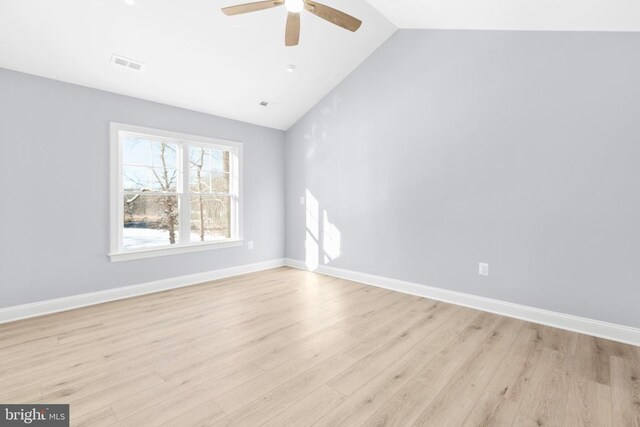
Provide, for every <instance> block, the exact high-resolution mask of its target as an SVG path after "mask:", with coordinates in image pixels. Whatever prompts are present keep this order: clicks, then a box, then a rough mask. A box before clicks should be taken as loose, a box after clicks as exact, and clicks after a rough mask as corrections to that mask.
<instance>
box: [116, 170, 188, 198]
mask: <svg viewBox="0 0 640 427" xmlns="http://www.w3.org/2000/svg"><path fill="white" fill-rule="evenodd" d="M123 175H124V179H123V187H124V191H160V192H172V193H175V192H176V189H177V185H178V171H177V170H175V169H168V168H152V167H147V166H126V165H125V166H123Z"/></svg>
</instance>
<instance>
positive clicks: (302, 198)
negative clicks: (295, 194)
mask: <svg viewBox="0 0 640 427" xmlns="http://www.w3.org/2000/svg"><path fill="white" fill-rule="evenodd" d="M300 204H301V205H302V206H304V196H300Z"/></svg>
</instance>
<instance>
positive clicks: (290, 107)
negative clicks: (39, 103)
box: [0, 0, 640, 129]
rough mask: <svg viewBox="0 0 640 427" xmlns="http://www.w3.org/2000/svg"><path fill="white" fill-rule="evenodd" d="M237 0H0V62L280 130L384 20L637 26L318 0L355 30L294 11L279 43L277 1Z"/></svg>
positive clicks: (616, 8)
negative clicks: (258, 4)
mask: <svg viewBox="0 0 640 427" xmlns="http://www.w3.org/2000/svg"><path fill="white" fill-rule="evenodd" d="M245 1H247V0H237V1H236V0H186V1H175V0H62V1H51V0H2V1H1V2H0V67H3V68H8V69H12V70H17V71H22V72H26V73H30V74H35V75H40V76H44V77H49V78H53V79H57V80H62V81H66V82H70V83H75V84H79V85H84V86H88V87H93V88H97V89H102V90H106V91H110V92H115V93H120V94H125V95H129V96H134V97H138V98H142V99H148V100H151V101H156V102H161V103H165V104H170V105H175V106H179V107H184V108H188V109H191V110H196V111H201V112H205V113H210V114H214V115H218V116H222V117H228V118H232V119H237V120H242V121H246V122H249V123H255V124H259V125H264V126H269V127H274V128H278V129H288V128H289V127H290V126H291V125H292V124H293V123H295V122H296V121H297V119H298V118H300V117H301V116H302V115H303V114H304V113H305V112H307V111H308V110H309V109H310V108H311V107H313V106H314V105H315V104H316V103H317V102H318V101H319V100H320V99H321V98H322V97H323V96H324V95H325V94H327V93H328V92H329V91H330V90H331V89H332V88H333V87H335V86H336V85H337V84H338V83H339V82H340V81H341V80H342V79H343V78H344V77H346V76H347V75H348V74H349V73H350V72H351V71H352V70H353V69H355V68H356V67H357V66H358V65H359V64H360V63H361V62H362V61H363V60H364V59H365V58H366V57H367V56H368V55H369V54H371V53H372V52H373V51H374V50H375V49H376V48H377V47H378V46H380V45H381V44H382V43H383V42H384V41H385V40H386V39H387V38H388V37H389V36H390V35H391V34H393V32H394V31H395V30H396V27H398V28H448V29H450V28H459V29H497V30H500V29H510V30H579V31H638V30H640V2H638V1H637V0H606V1H605V0H535V1H532V0H393V1H389V0H368V1H365V0H322V2H323V3H325V4H327V5H329V6H332V7H335V8H337V9H340V10H343V11H345V12H347V13H349V14H351V15H354V16H356V17H358V18H359V19H361V20H362V21H363V24H362V27H361V28H360V29H359V30H358V31H357V32H356V33H351V32H349V31H346V30H344V29H341V28H339V27H337V26H334V25H332V24H330V23H328V22H326V21H323V20H321V19H320V18H318V17H316V16H314V15H312V14H310V13H307V12H303V13H302V16H301V21H302V22H301V26H302V32H301V37H300V44H299V45H298V46H296V47H285V46H284V27H285V21H286V16H287V12H286V9H285V8H284V7H277V8H273V9H268V10H263V11H260V12H255V13H250V14H246V15H238V16H225V15H224V14H223V13H222V12H221V11H220V9H221V8H222V7H226V6H230V5H234V4H238V3H242V2H245ZM114 54H117V55H121V56H123V57H126V58H130V59H133V60H136V61H139V62H141V63H143V64H144V69H143V71H142V72H136V71H133V70H130V69H126V68H122V67H117V66H115V65H112V64H111V59H112V56H113V55H114ZM290 64H293V65H295V67H296V69H295V71H294V72H287V66H288V65H290ZM262 101H268V102H269V103H270V105H269V106H268V107H262V106H260V102H262Z"/></svg>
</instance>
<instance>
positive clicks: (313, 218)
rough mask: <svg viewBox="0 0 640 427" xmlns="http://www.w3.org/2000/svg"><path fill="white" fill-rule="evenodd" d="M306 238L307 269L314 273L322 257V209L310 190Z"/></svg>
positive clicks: (306, 198) (308, 192) (306, 207)
mask: <svg viewBox="0 0 640 427" xmlns="http://www.w3.org/2000/svg"><path fill="white" fill-rule="evenodd" d="M305 217H306V228H307V233H306V238H305V242H304V250H305V262H306V264H307V268H308V269H309V270H311V271H314V270H316V269H317V268H318V264H319V257H320V246H319V244H318V242H319V240H320V239H319V238H320V219H319V218H320V207H319V205H318V200H317V199H316V198H315V197H314V196H313V194H311V192H310V191H309V190H306V192H305Z"/></svg>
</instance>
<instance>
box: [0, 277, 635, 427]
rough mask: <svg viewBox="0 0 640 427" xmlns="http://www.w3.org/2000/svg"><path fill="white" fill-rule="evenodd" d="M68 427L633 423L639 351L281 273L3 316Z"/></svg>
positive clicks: (23, 361) (30, 383)
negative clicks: (19, 317)
mask: <svg viewBox="0 0 640 427" xmlns="http://www.w3.org/2000/svg"><path fill="white" fill-rule="evenodd" d="M0 402H3V403H25V402H29V403H34V402H42V403H69V404H70V405H71V417H72V425H78V426H83V425H86V426H103V425H105V426H108V425H123V426H147V425H149V426H156V425H168V426H189V425H243V426H255V425H270V426H288V425H290V426H303V425H312V424H313V425H318V426H338V425H345V426H352V425H353V426H358V425H376V426H377V425H413V424H419V425H428V426H511V425H515V426H529V425H531V426H536V427H537V426H582V425H589V426H640V348H637V347H632V346H628V345H624V344H619V343H615V342H611V341H606V340H603V339H598V338H593V337H589V336H585V335H579V334H576V333H572V332H567V331H562V330H559V329H554V328H549V327H544V326H539V325H535V324H531V323H527V322H524V321H520V320H514V319H510V318H506V317H501V316H497V315H493V314H488V313H483V312H480V311H475V310H471V309H467V308H463V307H458V306H454V305H450V304H445V303H441V302H436V301H432V300H428V299H424V298H419V297H413V296H409V295H404V294H400V293H395V292H392V291H387V290H384V289H379V288H375V287H370V286H366V285H361V284H357V283H353V282H349V281H345V280H340V279H335V278H331V277H327V276H322V275H318V274H314V273H309V272H304V271H299V270H294V269H289V268H278V269H274V270H269V271H264V272H260V273H255V274H250V275H245V276H240V277H234V278H230V279H225V280H221V281H217V282H211V283H207V284H202V285H198V286H192V287H188V288H182V289H177V290H172V291H168V292H162V293H157V294H152V295H147V296H142V297H137V298H132V299H128V300H123V301H117V302H112V303H107V304H102V305H97V306H93V307H87V308H83V309H78V310H73V311H68V312H65V313H59V314H54V315H49V316H45V317H40V318H35V319H28V320H23V321H19V322H14V323H10V324H4V325H0Z"/></svg>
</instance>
